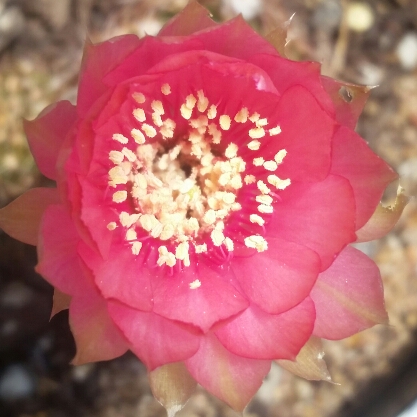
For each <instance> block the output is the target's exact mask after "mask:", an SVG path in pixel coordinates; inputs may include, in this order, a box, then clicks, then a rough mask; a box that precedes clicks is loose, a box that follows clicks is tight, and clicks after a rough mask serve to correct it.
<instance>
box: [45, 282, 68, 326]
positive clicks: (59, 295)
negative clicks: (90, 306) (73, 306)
mask: <svg viewBox="0 0 417 417" xmlns="http://www.w3.org/2000/svg"><path fill="white" fill-rule="evenodd" d="M70 303H71V296H70V295H68V294H65V293H63V292H61V291H59V290H57V289H56V288H55V289H54V298H53V302H52V311H51V317H50V318H51V319H52V317H54V316H55V314H58V313H59V312H60V311H62V310H67V309H68V308H69V306H70Z"/></svg>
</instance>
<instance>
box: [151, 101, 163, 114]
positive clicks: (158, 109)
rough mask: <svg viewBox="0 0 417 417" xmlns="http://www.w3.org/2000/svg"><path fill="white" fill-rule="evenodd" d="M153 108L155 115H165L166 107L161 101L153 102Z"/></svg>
mask: <svg viewBox="0 0 417 417" xmlns="http://www.w3.org/2000/svg"><path fill="white" fill-rule="evenodd" d="M151 108H152V110H153V111H154V112H155V113H158V114H165V110H164V106H163V104H162V101H160V100H153V101H152V103H151Z"/></svg>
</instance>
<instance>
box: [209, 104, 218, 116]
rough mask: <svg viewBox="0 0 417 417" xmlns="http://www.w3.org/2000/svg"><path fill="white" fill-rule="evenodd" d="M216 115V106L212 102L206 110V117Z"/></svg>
mask: <svg viewBox="0 0 417 417" xmlns="http://www.w3.org/2000/svg"><path fill="white" fill-rule="evenodd" d="M216 116H217V106H216V105H214V104H212V105H211V106H210V108H209V109H208V112H207V117H208V118H209V119H214V118H215V117H216Z"/></svg>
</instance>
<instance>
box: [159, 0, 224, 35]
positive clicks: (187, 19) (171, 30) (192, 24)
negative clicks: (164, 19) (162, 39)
mask: <svg viewBox="0 0 417 417" xmlns="http://www.w3.org/2000/svg"><path fill="white" fill-rule="evenodd" d="M213 26H217V23H216V22H215V21H214V20H212V19H210V12H209V11H208V10H207V9H206V8H205V7H203V6H201V5H200V4H199V3H198V2H197V1H195V0H192V1H190V2H189V3H188V4H187V5H186V6H185V8H184V9H183V10H182V11H181V12H180V13H178V14H177V15H175V16H174V17H173V18H172V19H171V20H170V21H169V22H168V23H167V24H165V26H164V27H163V28H162V29H161V30H160V32H159V34H158V36H187V35H191V34H192V33H194V32H198V31H200V30H204V29H208V28H210V27H213Z"/></svg>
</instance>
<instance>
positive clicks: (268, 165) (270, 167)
mask: <svg viewBox="0 0 417 417" xmlns="http://www.w3.org/2000/svg"><path fill="white" fill-rule="evenodd" d="M263 167H264V168H265V169H266V170H267V171H276V170H277V168H278V164H277V163H276V162H275V161H265V162H264V163H263Z"/></svg>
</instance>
